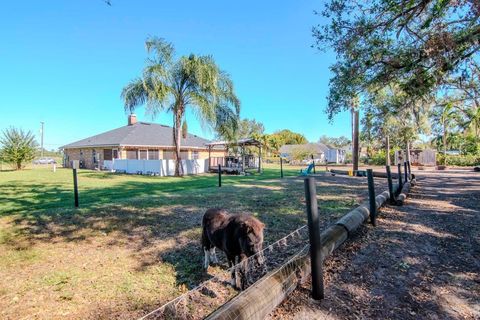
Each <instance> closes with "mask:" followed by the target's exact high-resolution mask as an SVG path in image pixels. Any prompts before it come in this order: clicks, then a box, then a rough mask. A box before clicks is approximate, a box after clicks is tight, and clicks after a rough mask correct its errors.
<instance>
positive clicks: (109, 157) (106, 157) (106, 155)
mask: <svg viewBox="0 0 480 320" xmlns="http://www.w3.org/2000/svg"><path fill="white" fill-rule="evenodd" d="M103 160H112V149H103Z"/></svg>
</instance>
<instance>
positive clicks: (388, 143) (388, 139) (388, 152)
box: [385, 135, 390, 166]
mask: <svg viewBox="0 0 480 320" xmlns="http://www.w3.org/2000/svg"><path fill="white" fill-rule="evenodd" d="M385 147H386V149H387V150H386V152H387V155H386V157H385V160H386V161H387V166H389V165H390V137H389V136H388V135H387V136H386V137H385Z"/></svg>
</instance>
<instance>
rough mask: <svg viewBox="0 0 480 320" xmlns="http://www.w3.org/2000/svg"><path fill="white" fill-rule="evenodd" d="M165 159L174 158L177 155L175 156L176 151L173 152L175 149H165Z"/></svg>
mask: <svg viewBox="0 0 480 320" xmlns="http://www.w3.org/2000/svg"><path fill="white" fill-rule="evenodd" d="M163 159H165V160H173V159H175V157H174V152H173V151H164V152H163Z"/></svg>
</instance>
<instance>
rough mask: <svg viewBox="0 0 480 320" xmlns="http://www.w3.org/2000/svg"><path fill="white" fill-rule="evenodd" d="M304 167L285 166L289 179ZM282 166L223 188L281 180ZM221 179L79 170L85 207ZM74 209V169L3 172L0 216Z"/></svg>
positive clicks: (234, 179) (231, 178)
mask: <svg viewBox="0 0 480 320" xmlns="http://www.w3.org/2000/svg"><path fill="white" fill-rule="evenodd" d="M299 168H300V167H289V166H285V167H284V175H285V176H294V175H298V172H299ZM279 176H280V168H279V167H278V166H273V165H270V166H266V167H265V168H264V170H263V173H261V174H258V173H254V174H252V175H249V176H235V175H223V176H222V185H224V186H228V185H235V184H242V183H246V182H250V181H254V180H264V179H272V178H278V177H279ZM217 184H218V176H217V175H215V174H203V175H196V176H193V175H192V176H185V177H181V178H177V177H151V176H138V175H125V174H112V173H107V172H96V171H91V170H79V172H78V185H79V199H80V205H81V207H90V206H92V205H96V204H99V203H114V202H116V201H119V200H122V199H126V198H135V197H143V196H154V195H160V194H162V193H163V192H177V191H182V190H191V189H199V188H207V187H212V186H217ZM71 206H73V177H72V170H71V169H64V168H59V169H57V172H55V173H54V172H52V169H51V168H45V167H43V168H30V169H25V170H21V171H2V172H0V215H5V214H12V213H19V212H26V211H32V210H35V211H38V210H46V209H53V208H64V207H71Z"/></svg>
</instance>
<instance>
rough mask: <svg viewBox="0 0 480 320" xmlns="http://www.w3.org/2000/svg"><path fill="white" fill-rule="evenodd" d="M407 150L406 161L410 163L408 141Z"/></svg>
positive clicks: (408, 143)
mask: <svg viewBox="0 0 480 320" xmlns="http://www.w3.org/2000/svg"><path fill="white" fill-rule="evenodd" d="M406 146H407V149H406V151H405V152H406V155H405V161H408V162H410V142H408V141H407V145H406Z"/></svg>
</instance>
